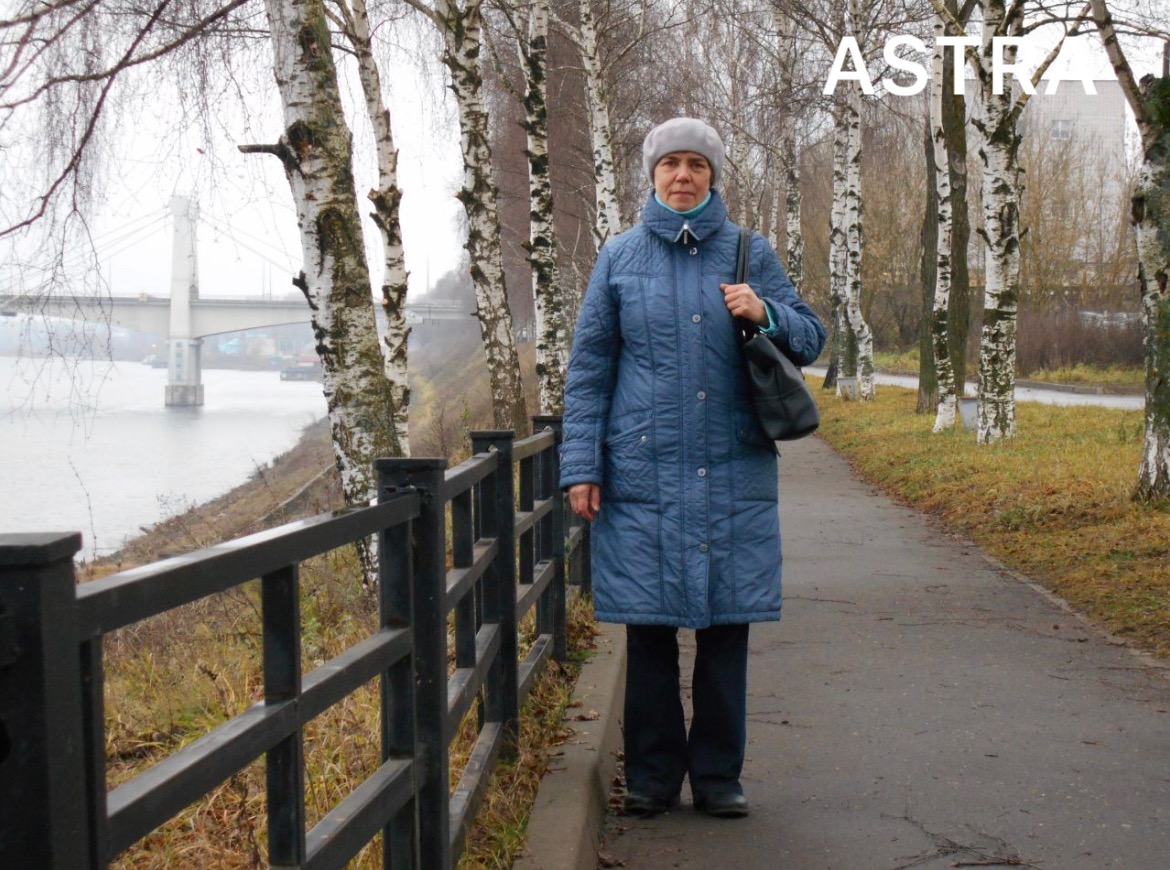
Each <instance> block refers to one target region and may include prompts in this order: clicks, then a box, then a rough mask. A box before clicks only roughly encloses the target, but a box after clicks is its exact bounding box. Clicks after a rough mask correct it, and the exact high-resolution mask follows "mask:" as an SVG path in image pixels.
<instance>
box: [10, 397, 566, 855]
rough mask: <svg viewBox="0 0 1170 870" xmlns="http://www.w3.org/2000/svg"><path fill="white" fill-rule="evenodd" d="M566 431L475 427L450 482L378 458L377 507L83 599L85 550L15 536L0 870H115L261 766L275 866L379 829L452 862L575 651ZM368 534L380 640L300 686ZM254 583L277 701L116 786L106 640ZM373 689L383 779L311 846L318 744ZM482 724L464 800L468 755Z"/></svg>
mask: <svg viewBox="0 0 1170 870" xmlns="http://www.w3.org/2000/svg"><path fill="white" fill-rule="evenodd" d="M560 425H561V424H560V418H559V417H537V418H534V426H533V428H534V430H535V431H536V434H534V435H532V436H530V437H528V438H524V439H521V440H515V439H514V438H513V435H512V433H511V432H503V431H487V432H473V433H471V441H472V451H473V453H474V455H473V456H472V457H471V458H470V459H468V460H467V461H466V462H464V463H462V464H460V465H458V466H456V467H455V468H451V469H448V468H447V467H446V466H447V462H446V460H445V459H382V460H378V461H377V462H376V463H375V470H376V472H377V475H378V490H379V497H378V501H377V503H376V504H374V505H372V506H370V507H365V508H356V509H350V510H344V511H337V512H333V513H330V514H324V515H321V516H318V517H314V518H312V519H307V520H302V521H299V522H294V523H290V524H288V525H284V526H281V527H279V528H276V529H272V530H269V531H265V532H261V533H259V534H255V535H250V536H248V537H245V538H241V539H239V540H235V541H230V542H228V543H224V544H219V545H216V546H213V547H209V548H207V549H204V550H199V551H197V552H194V553H191V554H188V555H184V556H179V557H175V558H171V559H166V560H164V561H161V562H158V563H155V564H151V565H145V566H142V567H140V568H134V569H131V570H129V571H124V572H122V573H120V574H115V575H113V576H111V577H107V578H103V579H100V580H95V581H92V582H89V583H85V584H81V585H77V584H76V579H75V576H74V571H73V557H74V555H75V554H76V553H77V552H78V550H79V549H80V547H81V537H80V535H78V534H76V533H69V534H52V533H46V534H23V535H0V866H2V867H4V868H6V870H9V868H11V870H16V868H25V867H27V868H37V870H63V868H105V867H107V866H108V865H109V863H110V862H111V861H113V860H114V859H116V858H117V856H118V855H119V854H121V853H122V852H124V851H125V850H126V849H128V848H130V847H132V846H133V845H134V844H136V843H137V842H138V841H140V840H141V839H143V838H144V837H146V836H148V835H149V834H150V833H151V832H152V831H153V830H155V829H156V828H157V827H158V826H160V825H162V824H164V823H165V822H167V821H168V820H170V819H171V818H173V817H174V816H175V815H177V814H178V813H180V812H181V811H182V810H183V808H184V807H186V806H188V805H190V804H191V803H193V802H195V801H197V800H199V799H200V798H202V797H203V796H205V795H206V794H208V793H209V792H211V791H212V790H214V789H215V788H217V787H218V786H219V785H220V784H221V783H223V782H224V781H226V780H227V779H228V778H230V777H231V776H233V775H235V774H236V773H238V772H239V771H240V770H242V769H243V768H245V767H247V766H248V765H249V764H251V763H252V762H253V761H255V760H256V759H258V758H260V757H264V759H265V767H266V791H267V831H268V838H267V839H268V862H269V865H270V866H272V867H290V868H292V867H295V868H340V867H343V866H345V864H346V862H347V861H349V860H350V859H352V858H353V856H354V855H356V854H357V853H358V852H359V851H360V850H361V849H362V848H364V847H365V846H366V845H367V844H368V843H369V842H370V841H371V840H373V839H374V838H376V837H377V836H378V835H379V834H382V864H383V866H384V867H389V868H395V870H398V868H439V870H446V868H449V867H451V866H452V865H453V863H454V861H455V860H456V859H457V858H458V856H459V855H460V854H461V853H462V850H463V846H464V840H465V837H466V834H467V831H468V829H469V828H470V825H471V823H472V821H473V819H474V816H475V812H476V810H477V809H478V807H479V804H480V802H481V801H482V797H483V794H484V790H485V789H486V787H487V783H488V779H489V777H490V774H491V772H492V769H493V768H494V766H495V765H496V762H497V760H498V759H500V758H508V757H512V756H513V755H514V753H515V750H516V742H517V737H518V733H519V712H520V705H521V703H522V701H523V699H524V698H525V696H526V695H527V694H528V692H529V691H530V689H531V687H532V684H533V681H534V679H535V677H536V676H537V675H538V674H539V673H540V671H541V670H542V669H543V668H544V666H545V664H546V663H547V661H548V659H549V658H562V657H563V656H564V655H565V646H566V641H565V591H566V588H565V587H566V579H567V578H568V580H569V582H570V583H574V584H576V585H577V586H578V587H579V588H581V589H582V590H585V591H587V590H588V588H589V582H588V578H589V561H588V546H587V527H585V526H583V525H581V524H579V523H572V524H567V523H566V515H567V511H566V506H565V501H564V498H563V496H562V495H561V493H560V491H559V489H558V486H557V479H558V476H559V468H558V458H557V450H558V447H559V443H560V431H561V429H560ZM448 516H449V518H450V519H449V523H448ZM448 531H449V533H450V534H449V535H448ZM371 536H372V537H374V538H376V540H377V544H378V546H377V550H378V554H379V565H378V573H379V584H378V617H379V618H378V628H377V630H376V631H374V632H373V634H371V635H370V636H368V637H366V638H364V639H362V640H360V641H359V642H357V643H355V644H354V645H353V646H351V647H349V648H348V649H346V650H345V651H344V652H342V653H340V654H339V655H338V656H337V657H335V658H334V659H332V660H331V661H328V662H326V663H325V664H323V665H320V666H319V667H316V668H315V669H313V670H312V671H310V672H309V673H307V674H303V676H302V673H303V670H302V654H301V614H300V581H299V566H300V564H301V563H302V562H304V561H306V560H307V559H310V558H312V557H314V556H317V555H320V554H323V553H326V552H328V551H330V550H334V549H337V548H339V547H342V546H346V545H348V544H351V543H354V542H356V541H359V540H362V539H366V538H370V537H371ZM448 538H449V540H450V551H449V553H450V562H451V567H450V568H448V567H447V563H448V544H447V541H448ZM257 578H258V579H259V581H260V602H261V617H262V623H263V641H262V666H263V685H264V698H263V700H262V701H260V702H259V703H257V704H255V705H253V706H252V707H251V708H250V709H248V710H246V711H244V712H243V713H241V714H239V715H237V716H234V717H232V718H230V719H228V720H227V721H225V722H223V723H222V724H221V725H219V726H217V727H215V728H213V729H212V730H210V731H209V732H207V733H206V734H204V735H203V736H201V737H200V738H199V739H197V740H195V741H194V742H193V743H190V744H188V745H186V746H184V747H183V748H181V749H179V750H176V751H175V752H173V753H171V754H170V755H168V756H167V757H165V758H163V759H162V760H160V761H158V762H157V763H155V764H154V765H153V766H151V767H149V768H148V769H146V770H145V771H143V772H141V773H139V774H138V775H136V776H135V777H134V778H133V779H131V780H129V781H128V782H126V783H124V784H122V785H119V786H118V787H117V788H114V789H112V790H108V789H107V784H106V758H105V712H104V691H105V690H104V682H105V666H104V661H103V637H104V636H105V635H107V634H109V633H110V632H113V631H115V630H117V629H119V628H123V627H126V626H129V625H133V624H134V623H137V622H139V621H141V620H143V619H146V618H148V617H152V616H156V615H159V614H161V613H164V612H167V611H169V610H173V609H174V608H176V607H180V606H182V605H185V604H190V603H193V602H196V601H199V600H201V599H203V598H206V597H207V596H210V595H214V594H216V593H220V592H224V591H227V590H230V589H233V588H236V587H238V586H240V585H242V584H244V583H247V582H250V581H252V580H255V579H257ZM530 612H532V613H533V614H534V619H533V626H534V628H533V637H532V638H531V643H530V644H529V647H528V652H527V654H526V655H525V657H524V658H523V660H521V659H520V657H519V649H520V638H519V626H520V624H521V621H522V620H523V619H524V618H525V617H526V615H527V614H528V613H530ZM449 622H450V623H451V624H452V625H453V644H452V646H453V650H452V651H453V654H454V668H453V670H452V669H451V668H450V667H449V664H448V653H449V650H448V623H449ZM373 680H378V681H379V684H380V717H379V720H380V728H381V734H380V735H379V736H380V741H381V764H380V766H379V767H378V768H377V769H376V770H375V771H374V772H373V773H372V774H371V775H370V776H369V777H368V778H366V779H365V780H364V781H363V782H362V783H361V784H360V785H359V786H358V787H357V788H356V789H354V791H353V792H352V793H350V794H349V795H348V796H347V797H345V798H344V799H343V800H341V802H340V803H338V804H337V805H336V806H334V807H333V808H332V809H331V810H330V811H329V812H328V813H327V814H326V815H325V816H324V818H322V819H321V820H320V821H319V822H318V823H317V824H315V825H313V826H312V828H311V829H309V828H308V827H307V825H306V820H305V759H304V745H303V736H302V735H303V729H304V728H305V726H306V725H307V724H308V723H310V722H311V721H312V720H313V719H314V718H316V717H317V716H319V715H321V714H322V713H324V712H325V711H327V710H329V709H330V708H331V707H332V706H334V705H335V704H338V703H339V702H341V701H343V700H344V699H346V698H347V697H348V696H350V695H351V694H352V693H354V692H355V691H356V690H357V689H358V688H360V687H361V686H363V685H366V684H368V683H370V682H371V681H373ZM473 711H474V712H475V714H476V716H475V720H474V721H475V723H476V726H477V728H476V739H475V744H474V746H473V748H472V750H471V753H470V757H469V760H468V761H467V763H466V764H465V765H464V766H463V769H462V770H461V771H460V772H459V781H458V783H457V785H456V787H455V788H454V790H453V791H452V790H451V788H450V786H449V782H450V776H451V771H450V770H449V748H450V743H451V741H452V739H453V737H454V736H455V734H456V732H457V731H458V729H459V727H460V723H462V722H463V721H464V720H465V717H467V716H468V714H470V713H472V712H473Z"/></svg>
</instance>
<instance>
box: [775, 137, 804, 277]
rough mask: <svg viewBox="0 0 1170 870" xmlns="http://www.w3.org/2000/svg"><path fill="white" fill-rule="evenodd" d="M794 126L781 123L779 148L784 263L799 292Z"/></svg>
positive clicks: (801, 251) (800, 253)
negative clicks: (782, 176) (781, 181)
mask: <svg viewBox="0 0 1170 870" xmlns="http://www.w3.org/2000/svg"><path fill="white" fill-rule="evenodd" d="M795 126H796V119H795V118H789V119H786V120H785V123H784V127H785V130H784V138H783V139H782V140H781V143H780V148H781V153H783V155H784V158H783V159H784V181H785V186H784V221H785V233H784V235H785V259H786V260H787V262H788V277H789V278H791V279H792V283H793V285H795V287H796V292H797V293H800V292H801V285H802V284H803V282H804V232H803V231H802V230H801V228H800V213H801V193H800V155H799V154H798V153H797V150H796V129H795ZM777 219H779V216H777Z"/></svg>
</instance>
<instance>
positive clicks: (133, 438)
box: [0, 357, 325, 558]
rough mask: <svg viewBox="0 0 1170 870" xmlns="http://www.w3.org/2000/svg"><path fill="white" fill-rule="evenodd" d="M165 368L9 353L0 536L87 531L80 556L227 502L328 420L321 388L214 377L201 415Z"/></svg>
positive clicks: (265, 376) (258, 374)
mask: <svg viewBox="0 0 1170 870" xmlns="http://www.w3.org/2000/svg"><path fill="white" fill-rule="evenodd" d="M166 378H167V373H166V370H165V369H152V368H150V367H149V366H146V365H143V364H142V363H138V362H116V363H112V362H106V361H96V362H91V361H88V360H82V361H77V360H69V361H66V360H61V359H51V360H17V359H14V358H11V357H0V532H43V531H80V532H81V533H82V537H83V548H82V552H81V554H80V555H81V556H83V557H85V558H93V557H94V556H98V555H105V554H108V553H112V552H114V551H116V550H118V549H119V548H120V547H121V546H122V545H123V543H124V542H125V541H126V540H127V539H128V538H132V537H134V536H136V535H137V534H139V531H140V529H141V528H142V527H144V526H146V527H149V526H150V525H153V524H154V523H156V522H158V521H159V520H162V519H165V518H167V517H169V516H172V515H174V514H177V513H181V512H182V511H184V510H186V509H187V508H188V507H191V506H194V505H197V504H201V503H203V502H205V501H208V500H209V499H212V498H215V497H217V496H220V495H222V494H223V493H225V492H227V491H228V490H230V489H232V488H233V487H235V486H236V485H238V484H240V483H242V482H243V481H245V480H246V479H247V478H248V477H249V476H250V475H251V474H252V473H253V472H254V471H255V470H256V469H257V468H258V467H262V466H264V465H266V464H267V463H269V462H270V461H271V460H272V459H273V458H274V457H276V456H278V455H279V454H281V453H283V452H284V451H286V450H288V449H289V448H291V447H292V446H293V445H294V444H296V442H297V441H298V439H299V438H300V435H301V432H302V431H303V430H304V428H305V427H306V426H308V425H310V424H311V423H313V422H314V421H315V420H318V419H320V418H321V417H323V416H324V415H325V399H324V397H323V396H322V394H321V385H320V384H319V383H316V382H314V381H307V382H297V381H281V380H280V376H279V374H278V373H277V372H275V371H234V370H222V369H207V370H204V372H203V383H204V401H205V404H204V405H203V407H201V408H167V407H164V405H163V394H164V385H165V384H166Z"/></svg>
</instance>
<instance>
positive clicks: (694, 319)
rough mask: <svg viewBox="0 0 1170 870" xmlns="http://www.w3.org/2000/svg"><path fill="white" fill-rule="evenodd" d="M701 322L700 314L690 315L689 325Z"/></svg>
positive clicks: (701, 316)
mask: <svg viewBox="0 0 1170 870" xmlns="http://www.w3.org/2000/svg"><path fill="white" fill-rule="evenodd" d="M702 320H703V315H702V314H692V315H691V323H700V322H702Z"/></svg>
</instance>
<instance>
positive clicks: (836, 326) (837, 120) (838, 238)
mask: <svg viewBox="0 0 1170 870" xmlns="http://www.w3.org/2000/svg"><path fill="white" fill-rule="evenodd" d="M833 115H834V123H833V199H832V206H831V208H830V210H829V300H830V302H831V305H832V315H831V316H832V327H833V334H832V337H831V339H830V341H831V344H830V347H829V373H828V375H827V376H826V386H830V384H829V383H828V379H829V378H832V377H833V376H834V375H836V376H840V375H843V374H845V373H847V372H849V371H851V366H850V365H849V360H848V357H849V338H850V335H851V333H850V328H849V315H848V305H849V277H848V241H847V229H846V208H845V205H846V196H845V186H846V184H847V183H848V179H847V164H848V161H849V130H848V127H847V125H846V122H845V118H844V117H843V116H844V109H843V108H842V107H840V106H838V107H836V108H835V109H834V112H833ZM837 395H841V388H840V385H839V383H838V384H837Z"/></svg>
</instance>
